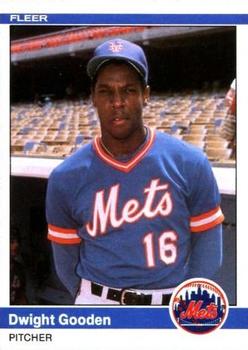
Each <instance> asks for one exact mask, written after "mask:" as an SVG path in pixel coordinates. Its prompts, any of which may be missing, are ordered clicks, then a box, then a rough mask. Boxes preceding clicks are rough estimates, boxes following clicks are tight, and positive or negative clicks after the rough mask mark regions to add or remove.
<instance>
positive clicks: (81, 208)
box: [73, 168, 186, 237]
mask: <svg viewBox="0 0 248 350" xmlns="http://www.w3.org/2000/svg"><path fill="white" fill-rule="evenodd" d="M118 175H119V176H118ZM118 175H117V174H115V176H110V175H108V176H107V175H106V174H104V173H102V174H99V176H95V175H94V176H95V177H92V178H91V181H90V182H89V183H88V185H87V186H85V185H84V186H82V187H81V188H80V186H79V190H78V191H77V195H76V196H75V198H74V200H73V216H74V218H75V220H76V221H77V222H78V223H79V225H80V226H81V225H83V226H84V227H85V230H86V231H87V233H88V234H89V235H91V236H92V237H95V236H97V235H98V234H104V233H105V232H106V231H107V230H108V229H109V228H113V229H119V228H121V227H122V226H123V225H126V224H133V223H138V222H140V221H142V220H143V221H144V220H151V219H153V220H156V219H161V218H162V219H164V218H168V217H170V216H172V215H174V211H175V205H176V206H177V207H180V208H184V207H186V198H185V191H184V189H183V184H182V185H180V184H179V183H178V182H176V181H175V180H174V179H172V178H171V176H169V175H168V174H166V173H165V172H164V171H161V169H159V168H158V169H156V171H155V172H154V174H153V175H150V174H149V172H148V169H147V171H146V172H143V173H139V174H137V173H136V174H135V172H132V174H118Z"/></svg>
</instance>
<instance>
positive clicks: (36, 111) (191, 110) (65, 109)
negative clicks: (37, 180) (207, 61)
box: [11, 91, 235, 162]
mask: <svg viewBox="0 0 248 350" xmlns="http://www.w3.org/2000/svg"><path fill="white" fill-rule="evenodd" d="M224 96H225V94H224V91H222V92H221V91H220V92H219V93H217V92H214V93H212V92H208V93H206V92H204V93H201V92H198V94H197V95H196V93H194V98H192V95H190V94H187V95H183V94H180V95H179V94H175V93H174V94H173V93H171V94H169V93H168V94H164V95H157V96H156V95H155V96H152V98H151V100H150V102H149V104H148V106H146V108H145V110H144V119H145V122H146V124H147V125H148V126H150V127H153V128H157V129H159V130H160V131H164V132H167V133H169V134H172V135H174V136H175V137H178V138H181V139H183V140H184V141H186V142H189V143H191V144H193V145H195V146H197V147H199V148H200V149H202V150H203V151H204V152H205V153H206V154H207V156H208V157H209V159H210V160H213V161H215V162H223V161H226V160H233V161H234V160H235V154H234V153H233V152H232V149H230V148H229V142H228V141H226V140H224V139H223V138H222V137H221V135H220V134H219V130H220V126H221V124H222V121H223V120H224V118H225V115H226V113H227V107H226V106H225V104H224ZM98 132H99V126H98V120H97V115H96V114H95V111H94V109H93V107H92V105H91V102H90V100H83V99H81V100H77V101H65V100H62V101H55V102H51V101H49V102H48V103H45V104H44V105H43V106H39V105H35V104H32V103H30V104H16V105H13V106H12V109H11V135H12V138H11V153H12V155H14V156H22V155H25V156H30V157H31V156H36V157H54V158H64V157H67V156H69V155H70V154H71V153H73V152H74V151H75V150H76V149H77V148H78V147H79V146H81V145H83V144H84V143H87V142H88V141H89V140H91V139H92V138H93V137H94V136H95V135H96V134H97V133H98Z"/></svg>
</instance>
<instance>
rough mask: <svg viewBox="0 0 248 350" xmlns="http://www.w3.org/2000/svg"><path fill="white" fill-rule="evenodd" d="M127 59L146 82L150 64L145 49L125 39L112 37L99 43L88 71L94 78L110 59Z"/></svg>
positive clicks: (89, 63) (88, 65)
mask: <svg viewBox="0 0 248 350" xmlns="http://www.w3.org/2000/svg"><path fill="white" fill-rule="evenodd" d="M114 60H119V61H120V60H121V61H126V62H127V63H128V64H130V65H131V66H132V67H133V68H135V69H136V71H137V72H138V73H139V74H140V75H141V77H142V78H143V80H144V82H145V83H146V84H147V81H148V64H147V60H146V56H145V53H144V51H143V49H142V48H141V47H140V46H139V45H136V44H134V43H133V42H130V41H127V40H123V39H118V38H116V39H111V40H108V41H105V42H104V43H103V44H101V45H99V46H98V47H97V48H96V49H95V51H94V55H93V57H92V58H91V60H90V61H89V62H88V64H87V73H88V75H89V77H90V78H91V79H94V77H95V76H96V74H97V72H98V71H99V69H100V68H101V66H102V65H103V64H104V63H106V62H109V61H114Z"/></svg>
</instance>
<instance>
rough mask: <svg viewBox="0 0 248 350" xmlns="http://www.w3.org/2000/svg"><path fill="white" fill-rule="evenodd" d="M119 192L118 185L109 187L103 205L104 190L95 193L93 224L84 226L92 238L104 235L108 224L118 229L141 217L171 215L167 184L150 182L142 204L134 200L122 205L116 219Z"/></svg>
mask: <svg viewBox="0 0 248 350" xmlns="http://www.w3.org/2000/svg"><path fill="white" fill-rule="evenodd" d="M119 190H120V185H119V184H117V185H115V186H112V187H111V189H110V192H109V196H108V200H107V202H106V204H104V190H103V191H99V192H97V193H96V196H95V202H94V206H93V207H94V209H93V222H92V223H90V222H88V223H87V225H86V230H87V232H88V233H89V234H90V235H91V236H92V237H95V236H97V234H104V233H106V231H107V225H108V224H110V225H111V226H112V227H114V228H118V227H120V226H121V225H123V223H133V222H135V221H137V220H139V219H140V218H141V217H142V216H143V217H146V218H154V217H156V216H158V215H160V216H164V217H165V216H168V215H169V214H170V213H171V210H172V200H171V195H170V192H169V191H168V184H166V183H165V184H159V179H154V180H152V181H151V183H150V186H149V187H147V188H145V189H144V194H145V195H146V198H145V201H144V204H141V203H139V202H138V201H137V200H136V199H134V198H133V199H130V200H128V201H127V202H126V203H125V204H124V206H123V208H122V210H121V214H120V215H119V217H118V214H117V210H116V208H117V203H118V196H119ZM161 191H162V195H161V199H160V201H159V202H158V204H157V205H156V206H155V207H154V208H153V204H154V198H155V196H156V194H157V193H158V192H161Z"/></svg>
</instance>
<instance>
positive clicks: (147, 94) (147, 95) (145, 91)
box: [143, 85, 150, 105]
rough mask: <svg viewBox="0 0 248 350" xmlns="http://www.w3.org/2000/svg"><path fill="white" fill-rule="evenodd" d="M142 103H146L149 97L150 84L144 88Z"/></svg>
mask: <svg viewBox="0 0 248 350" xmlns="http://www.w3.org/2000/svg"><path fill="white" fill-rule="evenodd" d="M143 96H144V104H145V105H147V103H148V101H149V98H150V86H149V85H146V87H145V89H144V94H143Z"/></svg>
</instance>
